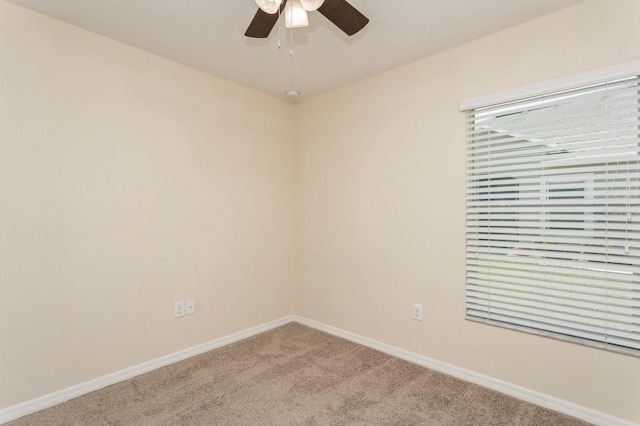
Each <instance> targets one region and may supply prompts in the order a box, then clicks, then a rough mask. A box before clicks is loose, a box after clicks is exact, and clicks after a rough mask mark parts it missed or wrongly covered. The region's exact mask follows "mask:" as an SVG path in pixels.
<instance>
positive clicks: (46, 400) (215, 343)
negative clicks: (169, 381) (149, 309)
mask: <svg viewBox="0 0 640 426" xmlns="http://www.w3.org/2000/svg"><path fill="white" fill-rule="evenodd" d="M294 320H295V317H293V316H287V317H284V318H280V319H278V320H275V321H271V322H268V323H266V324H262V325H259V326H256V327H252V328H249V329H247V330H244V331H240V332H238V333H234V334H231V335H228V336H225V337H221V338H219V339H215V340H212V341H210V342H206V343H203V344H200V345H197V346H193V347H191V348H188V349H184V350H182V351H179V352H175V353H173V354H169V355H165V356H163V357H160V358H156V359H154V360H151V361H148V362H144V363H142V364H138V365H134V366H133V367H129V368H125V369H124V370H120V371H116V372H115V373H111V374H107V375H106V376H102V377H98V378H97V379H93V380H89V381H88V382H84V383H80V384H79V385H75V386H72V387H69V388H66V389H62V390H60V391H57V392H53V393H50V394H48V395H44V396H42V397H39V398H36V399H32V400H30V401H26V402H23V403H20V404H17V405H13V406H10V407H7V408H3V409H0V424H3V423H7V422H9V421H11V420H15V419H18V418H20V417H22V416H26V415H28V414H32V413H35V412H36V411H40V410H44V409H45V408H49V407H53V406H54V405H57V404H60V403H61V402H65V401H68V400H70V399H73V398H77V397H79V396H82V395H85V394H87V393H89V392H93V391H96V390H98V389H102V388H104V387H107V386H110V385H113V384H115V383H119V382H122V381H124V380H129V379H131V378H133V377H136V376H139V375H140V374H144V373H148V372H149V371H152V370H156V369H158V368H161V367H164V366H167V365H169V364H173V363H175V362H178V361H182V360H185V359H187V358H190V357H192V356H195V355H200V354H202V353H205V352H208V351H211V350H213V349H217V348H220V347H222V346H226V345H229V344H231V343H235V342H237V341H239V340H242V339H246V338H247V337H251V336H255V335H256V334H260V333H264V332H265V331H268V330H271V329H274V328H276V327H280V326H282V325H284V324H287V323H290V322H292V321H294Z"/></svg>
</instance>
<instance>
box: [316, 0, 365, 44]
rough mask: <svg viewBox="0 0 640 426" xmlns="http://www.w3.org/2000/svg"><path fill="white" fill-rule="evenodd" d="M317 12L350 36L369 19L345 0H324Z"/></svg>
mask: <svg viewBox="0 0 640 426" xmlns="http://www.w3.org/2000/svg"><path fill="white" fill-rule="evenodd" d="M318 12H320V13H322V14H323V15H324V16H325V17H326V18H327V19H328V20H330V21H331V22H333V23H334V24H335V25H336V26H337V27H338V28H340V29H341V30H342V31H344V32H345V33H346V34H347V35H350V36H352V35H354V34H355V33H357V32H358V31H360V30H361V29H363V28H364V27H365V25H367V24H368V23H369V19H368V18H367V17H366V16H364V15H363V14H362V13H360V12H359V11H358V9H356V8H355V7H353V6H351V5H350V4H349V3H347V1H346V0H325V2H324V3H323V4H322V6H320V7H319V8H318Z"/></svg>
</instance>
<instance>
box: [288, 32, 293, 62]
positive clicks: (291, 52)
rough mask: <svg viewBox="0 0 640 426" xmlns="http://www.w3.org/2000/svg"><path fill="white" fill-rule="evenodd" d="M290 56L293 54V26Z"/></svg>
mask: <svg viewBox="0 0 640 426" xmlns="http://www.w3.org/2000/svg"><path fill="white" fill-rule="evenodd" d="M289 56H293V28H291V44H290V46H289Z"/></svg>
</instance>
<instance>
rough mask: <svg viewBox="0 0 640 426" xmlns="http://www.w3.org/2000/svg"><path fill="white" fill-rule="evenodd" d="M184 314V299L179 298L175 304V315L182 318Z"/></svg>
mask: <svg viewBox="0 0 640 426" xmlns="http://www.w3.org/2000/svg"><path fill="white" fill-rule="evenodd" d="M183 316H184V300H179V301H177V302H175V303H174V304H173V317H174V318H180V317H183Z"/></svg>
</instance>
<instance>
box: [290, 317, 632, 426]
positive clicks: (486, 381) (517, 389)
mask: <svg viewBox="0 0 640 426" xmlns="http://www.w3.org/2000/svg"><path fill="white" fill-rule="evenodd" d="M294 321H295V322H298V323H300V324H302V325H306V326H309V327H312V328H315V329H317V330H320V331H324V332H326V333H329V334H332V335H334V336H338V337H342V338H344V339H347V340H349V341H352V342H354V343H358V344H361V345H363V346H367V347H370V348H372V349H376V350H378V351H380V352H384V353H386V354H389V355H392V356H395V357H397V358H400V359H404V360H406V361H409V362H412V363H414V364H418V365H421V366H423V367H427V368H430V369H432V370H435V371H439V372H441V373H445V374H448V375H450V376H453V377H457V378H459V379H462V380H465V381H467V382H471V383H475V384H477V385H480V386H484V387H486V388H489V389H493V390H495V391H497V392H501V393H503V394H506V395H509V396H513V397H515V398H518V399H521V400H523V401H527V402H530V403H532V404H536V405H538V406H541V407H544V408H548V409H550V410H554V411H558V412H560V413H564V414H567V415H569V416H572V417H576V418H578V419H582V420H584V421H587V422H589V423H592V424H595V425H599V426H637V424H636V423H633V422H630V421H627V420H624V419H620V418H617V417H614V416H611V415H609V414H605V413H602V412H599V411H596V410H592V409H590V408H587V407H583V406H581V405H577V404H574V403H572V402H568V401H564V400H562V399H559V398H555V397H552V396H549V395H546V394H543V393H541V392H537V391H534V390H531V389H527V388H524V387H521V386H518V385H514V384H512V383H508V382H504V381H502V380H498V379H495V378H493V377H489V376H485V375H483V374H479V373H476V372H473V371H470V370H466V369H464V368H460V367H456V366H454V365H451V364H447V363H444V362H441V361H438V360H435V359H431V358H428V357H426V356H423V355H419V354H416V353H413V352H408V351H405V350H403V349H399V348H396V347H394V346H390V345H387V344H385V343H381V342H378V341H376V340H372V339H369V338H367V337H363V336H360V335H357V334H354V333H351V332H349V331H345V330H341V329H339V328H335V327H332V326H329V325H326V324H323V323H320V322H317V321H313V320H310V319H307V318H303V317H299V316H294Z"/></svg>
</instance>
